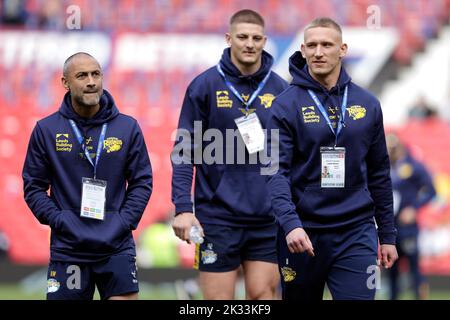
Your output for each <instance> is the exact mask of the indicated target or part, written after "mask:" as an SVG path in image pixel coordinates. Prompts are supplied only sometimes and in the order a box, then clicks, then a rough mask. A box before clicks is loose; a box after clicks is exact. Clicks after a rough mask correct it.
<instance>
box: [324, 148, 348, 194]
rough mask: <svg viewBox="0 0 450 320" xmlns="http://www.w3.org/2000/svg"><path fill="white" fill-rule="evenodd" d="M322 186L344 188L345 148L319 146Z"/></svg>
mask: <svg viewBox="0 0 450 320" xmlns="http://www.w3.org/2000/svg"><path fill="white" fill-rule="evenodd" d="M320 155H321V159H322V164H321V171H320V172H321V174H320V176H321V179H320V186H321V187H322V188H344V186H345V148H342V147H320Z"/></svg>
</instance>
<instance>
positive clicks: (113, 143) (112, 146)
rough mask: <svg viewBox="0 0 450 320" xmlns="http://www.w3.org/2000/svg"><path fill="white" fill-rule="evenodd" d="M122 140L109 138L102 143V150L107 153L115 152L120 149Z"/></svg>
mask: <svg viewBox="0 0 450 320" xmlns="http://www.w3.org/2000/svg"><path fill="white" fill-rule="evenodd" d="M122 144H123V142H122V140H120V139H117V138H116V137H109V138H108V139H106V140H105V141H104V142H103V148H104V149H106V152H107V153H110V152H117V151H119V150H120V149H122Z"/></svg>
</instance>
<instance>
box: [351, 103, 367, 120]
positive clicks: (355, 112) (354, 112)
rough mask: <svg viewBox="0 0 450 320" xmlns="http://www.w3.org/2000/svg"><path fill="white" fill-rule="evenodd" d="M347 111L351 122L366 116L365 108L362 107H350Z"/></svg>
mask: <svg viewBox="0 0 450 320" xmlns="http://www.w3.org/2000/svg"><path fill="white" fill-rule="evenodd" d="M347 111H348V115H349V116H350V118H352V119H353V120H359V119H362V118H364V117H365V116H366V108H364V107H362V106H351V107H348V108H347Z"/></svg>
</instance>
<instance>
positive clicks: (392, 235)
mask: <svg viewBox="0 0 450 320" xmlns="http://www.w3.org/2000/svg"><path fill="white" fill-rule="evenodd" d="M378 238H379V239H380V244H393V245H395V243H396V240H397V232H395V231H393V232H388V233H386V232H378Z"/></svg>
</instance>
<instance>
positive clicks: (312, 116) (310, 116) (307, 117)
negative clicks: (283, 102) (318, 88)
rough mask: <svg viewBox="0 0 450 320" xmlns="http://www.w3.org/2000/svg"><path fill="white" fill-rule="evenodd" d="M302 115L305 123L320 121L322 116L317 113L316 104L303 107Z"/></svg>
mask: <svg viewBox="0 0 450 320" xmlns="http://www.w3.org/2000/svg"><path fill="white" fill-rule="evenodd" d="M302 115H303V122H304V123H319V122H320V117H319V115H318V114H317V113H316V109H315V108H314V106H309V107H302Z"/></svg>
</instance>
